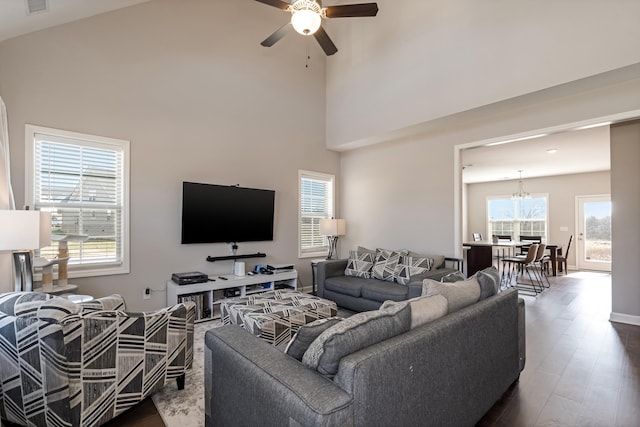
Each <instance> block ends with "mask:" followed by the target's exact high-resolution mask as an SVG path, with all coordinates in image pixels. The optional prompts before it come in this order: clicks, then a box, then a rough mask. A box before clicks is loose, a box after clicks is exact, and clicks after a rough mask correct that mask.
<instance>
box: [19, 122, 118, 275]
mask: <svg viewBox="0 0 640 427" xmlns="http://www.w3.org/2000/svg"><path fill="white" fill-rule="evenodd" d="M25 134H26V147H27V183H26V191H27V195H26V200H27V203H30V205H31V206H32V207H33V208H34V209H40V210H43V211H48V212H51V228H52V231H51V232H52V240H53V242H52V246H50V247H47V248H43V249H41V250H40V255H41V256H43V257H45V258H48V259H53V258H55V257H56V256H57V253H58V244H59V243H58V241H56V236H63V235H79V236H78V238H75V239H70V240H69V241H68V243H67V245H68V250H69V276H70V277H83V276H98V275H106V274H121V273H128V272H129V261H128V252H129V249H128V248H129V240H128V239H129V238H128V235H129V233H128V230H129V213H128V201H129V197H128V188H129V182H128V181H129V141H123V140H118V139H112V138H104V137H99V136H93V135H85V134H80V133H75V132H68V131H63V130H57V129H50V128H44V127H40V126H33V125H27V126H26V132H25Z"/></svg>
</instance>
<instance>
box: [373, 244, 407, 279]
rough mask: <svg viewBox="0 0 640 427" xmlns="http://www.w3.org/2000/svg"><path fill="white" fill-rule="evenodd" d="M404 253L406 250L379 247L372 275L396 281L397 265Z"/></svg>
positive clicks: (376, 277) (375, 277)
mask: <svg viewBox="0 0 640 427" xmlns="http://www.w3.org/2000/svg"><path fill="white" fill-rule="evenodd" d="M404 254H405V252H400V251H390V250H386V249H378V252H377V254H376V261H375V263H374V264H373V270H372V273H371V276H372V277H373V278H374V279H379V280H386V281H387V282H395V281H396V266H397V265H398V263H399V262H400V257H401V256H402V255H404Z"/></svg>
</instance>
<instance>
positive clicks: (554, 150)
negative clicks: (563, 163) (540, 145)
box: [547, 148, 558, 154]
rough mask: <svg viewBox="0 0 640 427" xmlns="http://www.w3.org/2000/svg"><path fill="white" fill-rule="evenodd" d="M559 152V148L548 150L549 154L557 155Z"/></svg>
mask: <svg viewBox="0 0 640 427" xmlns="http://www.w3.org/2000/svg"><path fill="white" fill-rule="evenodd" d="M557 152H558V149H557V148H549V149H548V150H547V153H549V154H556V153H557Z"/></svg>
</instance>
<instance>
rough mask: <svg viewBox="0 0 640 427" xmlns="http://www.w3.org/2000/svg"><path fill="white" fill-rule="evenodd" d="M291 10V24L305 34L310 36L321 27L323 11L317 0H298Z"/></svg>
mask: <svg viewBox="0 0 640 427" xmlns="http://www.w3.org/2000/svg"><path fill="white" fill-rule="evenodd" d="M289 9H290V12H291V25H293V28H294V29H295V30H296V31H297V32H298V33H300V34H302V35H303V36H310V35H312V34H313V33H315V32H316V31H318V28H320V24H321V23H322V12H321V8H320V5H319V4H318V3H317V2H315V1H310V0H298V1H296V2H295V3H294V4H292V5H291V7H290V8H289Z"/></svg>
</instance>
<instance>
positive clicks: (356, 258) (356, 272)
mask: <svg viewBox="0 0 640 427" xmlns="http://www.w3.org/2000/svg"><path fill="white" fill-rule="evenodd" d="M373 261H374V256H373V254H372V253H371V252H358V251H349V260H348V261H347V268H345V269H344V275H345V276H355V277H363V278H365V279H369V278H371V268H372V267H373Z"/></svg>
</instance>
